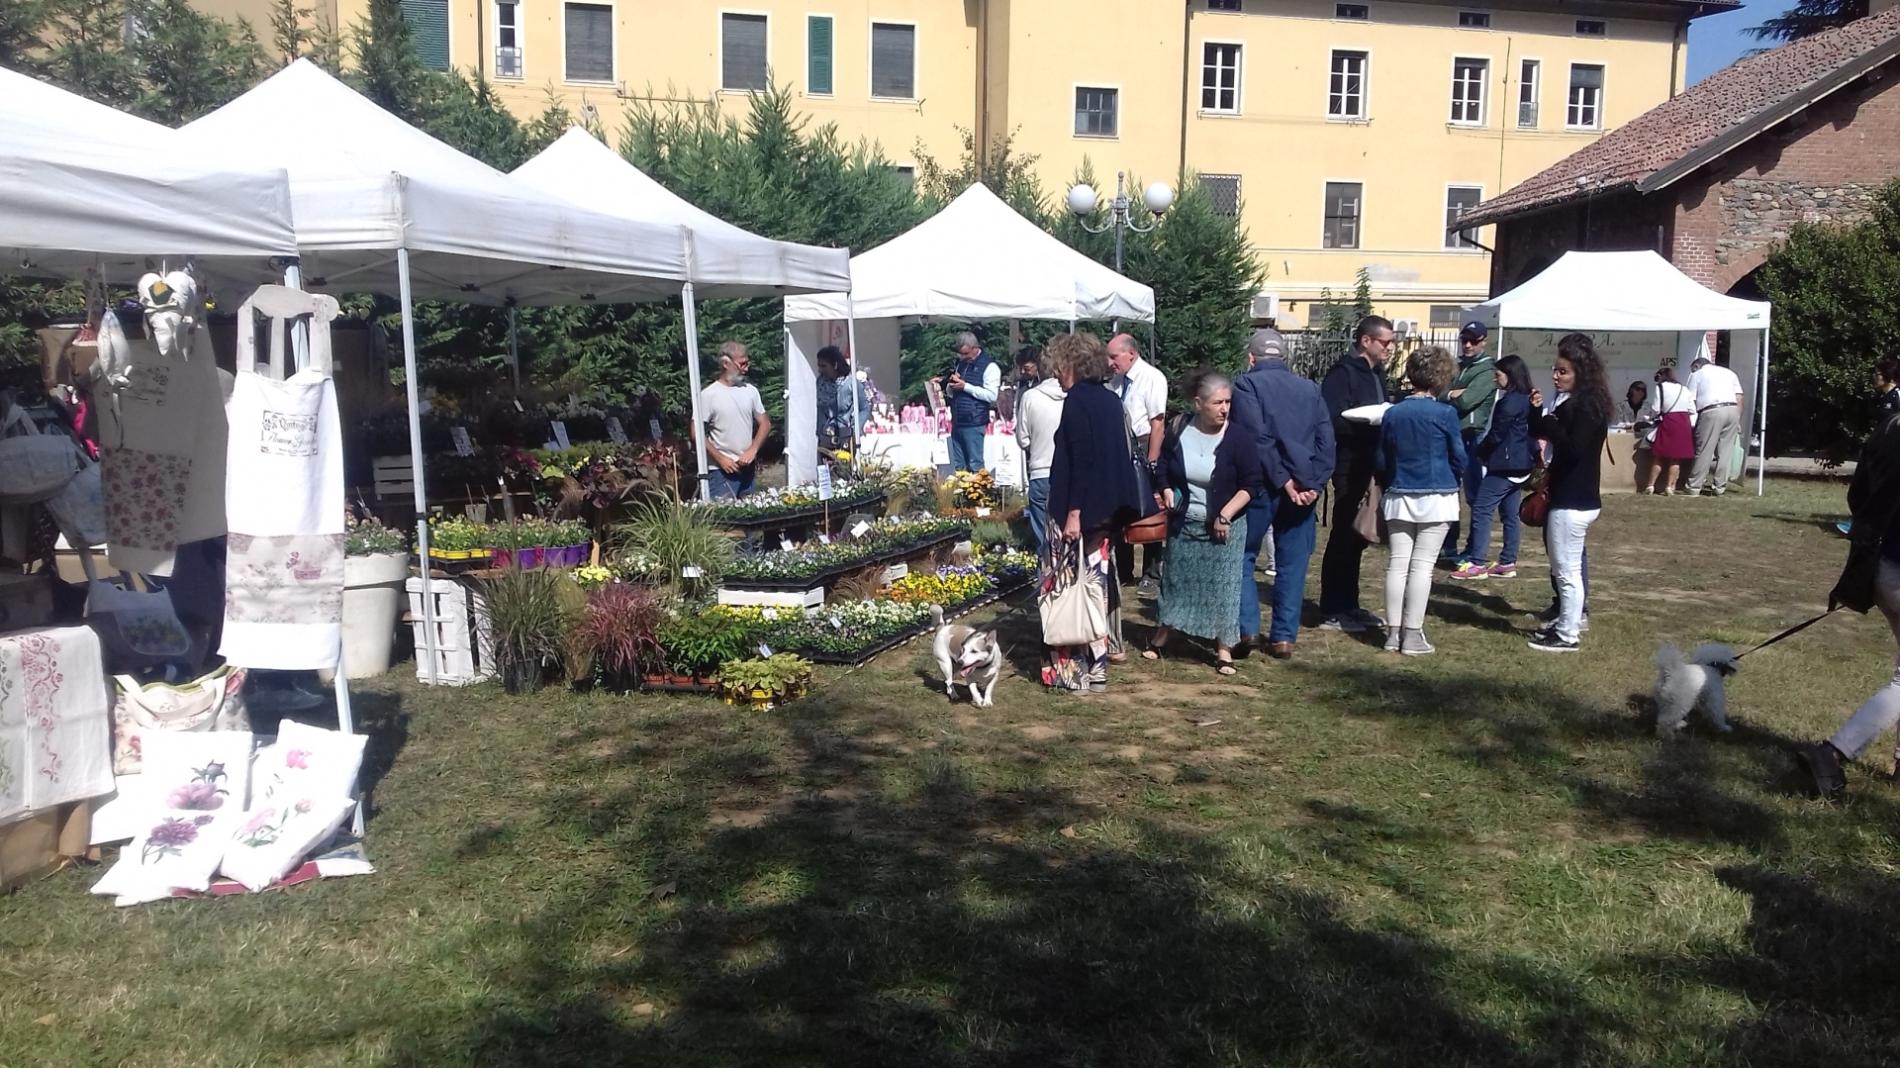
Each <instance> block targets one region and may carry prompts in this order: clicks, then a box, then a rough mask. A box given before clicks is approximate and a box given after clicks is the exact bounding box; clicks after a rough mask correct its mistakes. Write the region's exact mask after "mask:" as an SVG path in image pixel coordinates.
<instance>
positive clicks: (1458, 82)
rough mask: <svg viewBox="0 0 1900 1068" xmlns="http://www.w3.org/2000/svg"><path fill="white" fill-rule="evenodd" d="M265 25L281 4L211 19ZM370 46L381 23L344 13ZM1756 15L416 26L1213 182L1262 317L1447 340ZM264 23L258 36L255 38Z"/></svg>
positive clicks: (548, 19)
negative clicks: (1539, 212)
mask: <svg viewBox="0 0 1900 1068" xmlns="http://www.w3.org/2000/svg"><path fill="white" fill-rule="evenodd" d="M197 2H199V3H200V4H201V5H202V6H204V7H205V8H206V9H208V10H212V11H215V12H217V13H219V14H226V15H231V14H244V15H246V16H247V17H250V18H252V19H253V21H258V22H262V21H263V9H264V8H265V7H267V0H197ZM317 6H318V18H319V19H323V20H326V21H328V22H330V23H331V24H335V25H342V26H348V25H351V24H352V23H354V22H355V21H357V20H359V19H361V18H362V17H363V12H364V9H365V8H366V7H367V0H318V2H317ZM1733 6H1735V2H1734V0H1712V2H1697V0H1574V2H1565V3H1516V4H1513V5H1506V6H1500V5H1485V4H1472V5H1462V4H1456V3H1397V2H1389V0H1363V2H1350V3H1342V2H1335V0H1092V2H1087V3H1084V2H1079V0H802V2H800V3H786V2H783V0H733V2H732V3H730V4H727V3H723V2H721V0H404V7H405V9H406V10H407V12H408V13H409V15H410V18H411V21H412V22H413V23H414V24H415V25H416V27H417V30H418V33H417V37H418V43H419V45H420V47H421V49H422V51H423V53H424V57H425V59H427V60H429V61H430V62H432V63H434V64H435V65H439V66H451V65H452V66H454V67H457V68H460V69H463V70H465V71H476V70H479V72H480V73H481V74H482V75H484V76H485V77H487V78H488V79H490V80H491V81H492V82H494V83H495V85H496V86H497V87H498V89H499V91H500V92H501V94H502V96H503V98H504V99H505V100H507V101H508V103H509V104H510V106H511V107H514V108H515V109H516V110H517V111H518V112H519V113H521V114H523V115H529V114H533V113H536V112H539V111H540V110H541V109H542V108H543V107H545V106H546V104H547V102H548V99H549V95H550V93H551V94H553V96H555V97H556V98H559V99H561V100H562V101H564V102H565V103H566V104H567V105H568V106H569V107H570V108H572V109H574V110H576V111H582V110H584V109H589V108H591V109H592V110H593V111H594V112H595V113H597V114H598V115H599V116H600V117H601V119H602V120H603V121H605V122H606V123H607V124H608V126H609V127H612V126H613V124H614V122H615V120H616V118H617V116H618V115H619V114H620V112H621V111H622V109H623V108H624V107H625V106H626V105H627V104H628V103H629V102H631V101H633V100H636V99H656V98H657V99H666V98H669V97H671V98H686V97H692V98H696V99H700V100H704V99H707V98H708V97H742V96H743V95H744V94H746V93H748V92H750V91H751V90H753V89H756V88H758V87H760V86H763V85H764V84H766V81H767V79H768V78H769V79H770V80H771V81H773V82H776V83H777V84H780V85H789V86H790V87H792V89H793V90H794V92H795V93H796V94H797V95H798V97H799V99H800V102H801V105H802V107H803V108H804V110H805V111H806V112H808V113H809V115H810V116H811V118H812V119H813V120H814V121H816V122H831V123H836V124H837V126H838V128H839V130H840V131H841V132H842V133H843V134H844V136H845V137H846V138H847V139H852V140H855V139H857V138H860V137H862V138H866V139H870V140H874V141H876V142H878V143H879V144H880V145H882V146H883V149H884V151H885V154H886V155H887V156H888V157H889V158H891V159H892V160H893V162H895V163H897V164H898V165H900V166H904V165H908V164H909V163H910V162H911V160H912V157H913V156H914V154H915V151H916V149H915V146H918V145H921V146H922V148H923V150H924V151H926V152H928V153H930V154H931V155H932V156H934V157H936V158H938V159H941V160H946V161H948V160H954V159H955V158H956V156H957V154H958V153H959V151H960V135H959V133H958V128H959V127H961V128H964V129H969V130H973V131H975V132H976V134H977V135H978V137H979V140H980V141H981V142H982V143H988V142H989V140H990V139H991V138H993V137H998V136H1001V135H1002V134H1004V133H1008V132H1011V131H1014V133H1015V136H1016V141H1015V146H1016V149H1017V151H1019V152H1023V153H1028V154H1033V155H1036V156H1038V157H1039V162H1038V164H1037V167H1038V169H1039V171H1040V177H1041V178H1042V181H1043V184H1044V188H1045V189H1047V190H1048V191H1050V192H1051V193H1053V194H1055V195H1056V196H1058V197H1059V196H1060V195H1061V193H1062V191H1063V190H1065V189H1066V188H1067V186H1068V184H1069V182H1070V179H1071V176H1072V175H1073V174H1074V173H1075V171H1076V168H1077V167H1078V166H1079V165H1080V164H1081V163H1082V162H1083V161H1084V160H1085V159H1087V160H1088V161H1090V162H1091V163H1092V164H1093V166H1094V169H1095V173H1096V175H1097V177H1098V180H1099V184H1100V185H1102V186H1103V187H1104V188H1103V192H1104V193H1105V194H1106V193H1108V192H1111V191H1112V184H1113V181H1114V175H1115V173H1116V172H1117V171H1122V170H1125V171H1127V172H1129V173H1130V175H1131V176H1136V177H1139V179H1140V180H1142V181H1153V180H1157V179H1159V180H1163V181H1171V180H1173V178H1174V176H1175V175H1177V174H1178V173H1180V172H1181V171H1182V170H1183V169H1186V170H1190V171H1194V172H1198V173H1199V174H1200V175H1201V178H1200V180H1201V181H1202V182H1203V183H1205V184H1206V185H1207V187H1208V188H1209V191H1210V192H1211V193H1213V194H1214V196H1215V197H1216V200H1217V202H1220V203H1223V204H1226V205H1229V206H1230V207H1231V206H1233V205H1235V204H1238V205H1239V206H1240V207H1239V210H1240V213H1241V216H1242V219H1241V221H1242V223H1243V224H1244V225H1245V226H1246V228H1247V231H1248V233H1249V234H1250V236H1251V239H1252V241H1253V243H1254V246H1255V251H1256V253H1257V255H1258V256H1259V258H1260V260H1261V262H1262V263H1263V264H1264V265H1265V266H1266V268H1267V271H1268V279H1267V283H1266V289H1265V290H1264V291H1263V294H1262V298H1261V299H1260V300H1257V301H1256V302H1255V311H1256V314H1257V315H1261V316H1263V317H1264V316H1267V315H1272V316H1273V317H1275V318H1277V320H1278V321H1279V322H1280V323H1281V324H1283V325H1288V326H1299V325H1302V324H1305V323H1307V322H1309V321H1310V320H1312V319H1316V318H1318V316H1319V314H1321V312H1320V309H1319V308H1317V307H1316V305H1317V304H1318V302H1319V300H1320V298H1321V295H1322V293H1323V292H1325V291H1327V290H1330V291H1331V292H1332V293H1333V294H1335V295H1336V296H1339V297H1342V298H1349V297H1350V293H1351V290H1352V288H1353V283H1354V276H1355V274H1356V272H1357V271H1358V270H1359V268H1360V267H1362V266H1363V267H1365V268H1366V269H1367V270H1368V271H1369V272H1370V274H1371V278H1372V284H1373V294H1374V302H1375V304H1376V305H1377V307H1378V308H1379V310H1380V311H1381V312H1382V313H1384V314H1386V315H1388V316H1390V317H1392V318H1395V319H1407V320H1411V321H1413V322H1416V323H1417V324H1418V325H1419V327H1420V328H1421V329H1423V328H1429V327H1430V326H1432V325H1439V326H1446V325H1455V324H1456V322H1457V321H1458V318H1459V313H1460V311H1461V310H1462V308H1463V307H1464V306H1465V305H1468V304H1472V303H1475V302H1477V301H1479V300H1481V299H1483V298H1484V297H1485V296H1487V295H1488V294H1487V291H1486V287H1487V284H1488V280H1489V262H1488V261H1489V255H1488V253H1487V252H1486V250H1485V246H1488V245H1489V244H1490V241H1489V233H1488V231H1485V232H1479V233H1477V234H1462V235H1461V234H1458V233H1456V232H1448V231H1447V223H1448V221H1449V220H1452V219H1455V217H1456V214H1457V212H1458V211H1459V210H1461V209H1462V208H1463V207H1467V206H1470V205H1473V204H1476V203H1477V202H1478V201H1479V200H1481V199H1482V198H1484V197H1486V196H1490V195H1494V194H1496V193H1498V192H1500V191H1502V190H1504V189H1506V188H1509V187H1510V186H1512V185H1515V184H1516V183H1517V182H1519V181H1521V180H1523V179H1525V178H1527V177H1529V176H1530V175H1532V174H1535V173H1537V172H1538V171H1540V170H1542V169H1544V168H1545V167H1547V166H1549V165H1550V164H1551V163H1554V162H1555V161H1557V160H1558V159H1561V158H1563V157H1564V156H1567V155H1569V154H1570V153H1572V152H1574V151H1576V150H1577V149H1578V148H1579V147H1581V146H1583V145H1584V144H1586V143H1588V142H1589V141H1591V140H1593V139H1595V138H1596V137H1598V136H1600V135H1601V134H1602V133H1603V132H1604V131H1605V130H1609V129H1612V128H1614V127H1616V126H1617V125H1619V124H1621V123H1622V122H1625V121H1627V120H1628V119H1631V118H1634V117H1635V116H1637V115H1640V114H1642V113H1643V112H1644V111H1646V110H1648V109H1649V108H1650V107H1652V106H1654V105H1655V104H1657V103H1659V102H1661V101H1662V100H1664V99H1667V98H1668V97H1669V96H1671V95H1673V94H1674V93H1675V92H1677V91H1679V90H1680V89H1681V87H1682V84H1683V71H1684V60H1685V54H1684V53H1685V43H1686V39H1687V30H1688V21H1689V20H1690V19H1691V18H1694V17H1696V16H1698V15H1700V14H1704V13H1708V12H1713V11H1719V10H1724V9H1727V8H1731V7H1733ZM253 9H257V10H253Z"/></svg>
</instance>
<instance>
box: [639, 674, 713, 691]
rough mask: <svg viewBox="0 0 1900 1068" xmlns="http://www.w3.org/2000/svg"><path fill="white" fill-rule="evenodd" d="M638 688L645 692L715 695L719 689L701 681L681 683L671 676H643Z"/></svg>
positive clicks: (693, 680) (691, 680)
mask: <svg viewBox="0 0 1900 1068" xmlns="http://www.w3.org/2000/svg"><path fill="white" fill-rule="evenodd" d="M640 687H641V689H645V690H657V691H659V692H661V693H704V694H716V693H718V692H719V687H718V686H717V685H716V684H714V683H710V682H706V681H704V680H702V679H688V680H685V681H681V680H680V678H678V677H676V676H672V675H643V676H641V678H640Z"/></svg>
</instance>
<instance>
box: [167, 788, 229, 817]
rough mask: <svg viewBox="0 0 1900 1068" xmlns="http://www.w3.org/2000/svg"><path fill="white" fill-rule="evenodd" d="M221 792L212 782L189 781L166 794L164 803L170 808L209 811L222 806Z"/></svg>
mask: <svg viewBox="0 0 1900 1068" xmlns="http://www.w3.org/2000/svg"><path fill="white" fill-rule="evenodd" d="M223 793H224V791H222V790H220V789H218V788H217V786H216V784H213V783H208V782H189V783H186V784H185V785H183V786H180V787H179V788H178V789H176V790H173V791H172V792H171V793H170V794H168V795H166V798H165V803H166V805H168V806H169V807H171V808H185V809H198V810H201V811H210V810H213V809H220V808H223V807H224V797H223V796H222V795H223Z"/></svg>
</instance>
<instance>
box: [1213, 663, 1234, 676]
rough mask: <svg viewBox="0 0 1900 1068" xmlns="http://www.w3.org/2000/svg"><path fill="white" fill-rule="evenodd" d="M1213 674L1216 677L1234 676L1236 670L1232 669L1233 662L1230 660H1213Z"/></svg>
mask: <svg viewBox="0 0 1900 1068" xmlns="http://www.w3.org/2000/svg"><path fill="white" fill-rule="evenodd" d="M1214 674H1216V675H1233V674H1236V669H1235V668H1234V662H1233V661H1232V660H1215V661H1214Z"/></svg>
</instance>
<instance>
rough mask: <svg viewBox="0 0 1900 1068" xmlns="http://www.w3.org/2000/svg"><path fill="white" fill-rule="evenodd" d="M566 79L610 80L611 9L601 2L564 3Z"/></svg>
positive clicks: (575, 80)
mask: <svg viewBox="0 0 1900 1068" xmlns="http://www.w3.org/2000/svg"><path fill="white" fill-rule="evenodd" d="M566 16H567V27H566V32H567V80H568V81H570V82H611V81H613V80H614V9H613V8H611V7H607V6H606V5H604V4H569V5H567V11H566Z"/></svg>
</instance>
